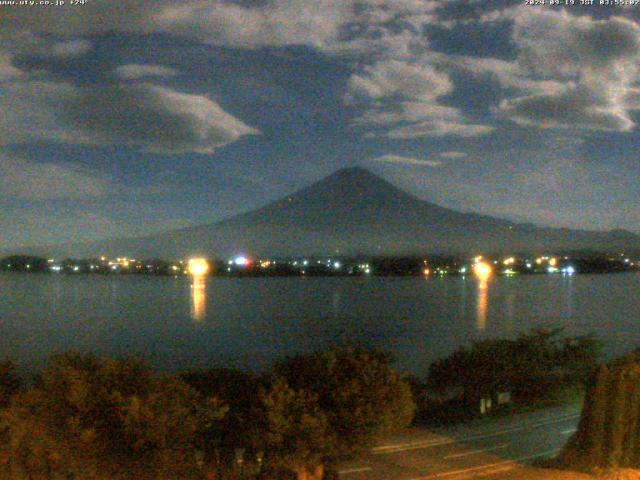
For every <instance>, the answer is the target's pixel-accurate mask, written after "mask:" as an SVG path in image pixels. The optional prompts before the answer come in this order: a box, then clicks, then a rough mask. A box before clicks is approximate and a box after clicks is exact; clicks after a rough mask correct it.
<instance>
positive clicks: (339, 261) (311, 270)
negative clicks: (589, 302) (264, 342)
mask: <svg viewBox="0 0 640 480" xmlns="http://www.w3.org/2000/svg"><path fill="white" fill-rule="evenodd" d="M478 259H482V261H483V262H487V263H488V264H489V265H490V266H491V267H492V273H495V274H497V275H507V276H510V275H520V274H549V273H552V274H564V275H573V274H579V273H616V272H629V271H640V252H639V253H636V254H633V253H624V252H622V253H606V252H564V253H558V254H524V253H521V254H491V255H484V256H482V255H474V256H468V257H466V256H442V255H440V256H429V255H420V256H418V255H415V256H404V257H390V256H357V257H343V256H339V255H333V256H322V257H318V256H308V257H305V256H299V257H291V258H261V257H252V256H249V255H238V256H236V257H234V258H230V259H224V260H223V259H216V258H206V257H205V258H199V259H198V260H201V261H204V262H206V265H207V271H206V275H207V276H217V277H238V276H249V277H282V276H365V277H366V276H372V275H374V276H439V275H467V274H471V273H473V267H474V264H475V263H476V262H477V261H478ZM189 260H190V259H184V260H167V259H160V258H150V259H136V258H131V257H115V258H108V257H105V256H101V257H94V258H65V259H53V258H45V257H40V256H33V255H11V256H7V257H4V258H2V259H0V272H2V271H5V272H23V273H25V272H26V273H66V274H144V275H163V276H180V275H187V274H190V273H191V272H190V271H189Z"/></svg>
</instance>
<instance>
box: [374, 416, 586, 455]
mask: <svg viewBox="0 0 640 480" xmlns="http://www.w3.org/2000/svg"><path fill="white" fill-rule="evenodd" d="M579 416H580V414H579V413H576V414H568V415H564V416H562V417H558V418H555V419H553V420H550V421H545V422H539V423H534V424H531V425H523V426H521V427H509V428H505V429H503V430H498V431H495V432H490V433H486V434H478V435H470V436H468V437H461V438H444V439H439V440H423V441H420V442H407V443H399V444H393V445H383V446H380V447H374V448H372V449H371V453H373V454H374V455H381V454H385V453H398V452H404V451H406V450H419V449H422V448H429V447H436V446H440V445H449V444H451V443H458V442H460V443H464V442H468V441H471V440H482V439H483V438H491V437H497V436H499V435H502V434H504V433H513V432H518V431H521V430H527V429H534V428H538V427H544V426H546V425H553V424H554V423H562V422H564V421H567V420H572V419H574V418H578V417H579Z"/></svg>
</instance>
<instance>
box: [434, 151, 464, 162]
mask: <svg viewBox="0 0 640 480" xmlns="http://www.w3.org/2000/svg"><path fill="white" fill-rule="evenodd" d="M440 156H441V157H442V158H449V159H452V160H457V159H459V158H465V157H466V156H467V154H466V153H465V152H458V151H456V150H449V151H447V152H442V153H441V154H440Z"/></svg>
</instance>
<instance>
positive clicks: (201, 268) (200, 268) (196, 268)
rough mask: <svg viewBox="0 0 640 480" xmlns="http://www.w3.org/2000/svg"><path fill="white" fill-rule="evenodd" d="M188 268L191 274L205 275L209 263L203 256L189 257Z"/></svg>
mask: <svg viewBox="0 0 640 480" xmlns="http://www.w3.org/2000/svg"><path fill="white" fill-rule="evenodd" d="M188 270H189V273H190V274H191V275H193V276H202V275H206V274H207V272H208V271H209V263H208V262H207V260H206V259H204V258H191V259H189V263H188Z"/></svg>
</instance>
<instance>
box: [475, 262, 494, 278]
mask: <svg viewBox="0 0 640 480" xmlns="http://www.w3.org/2000/svg"><path fill="white" fill-rule="evenodd" d="M473 273H475V274H476V276H478V277H480V278H481V279H486V278H488V277H489V276H491V274H492V273H493V267H491V265H490V264H488V263H486V262H477V263H476V264H475V265H474V266H473Z"/></svg>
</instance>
